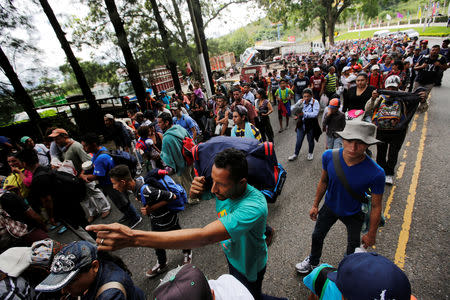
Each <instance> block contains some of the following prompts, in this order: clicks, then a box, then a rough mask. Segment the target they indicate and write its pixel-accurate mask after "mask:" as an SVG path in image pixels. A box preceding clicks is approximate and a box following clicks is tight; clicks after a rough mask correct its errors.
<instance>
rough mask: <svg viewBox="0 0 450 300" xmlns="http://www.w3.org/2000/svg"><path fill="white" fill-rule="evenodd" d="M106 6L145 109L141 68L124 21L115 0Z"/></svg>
mask: <svg viewBox="0 0 450 300" xmlns="http://www.w3.org/2000/svg"><path fill="white" fill-rule="evenodd" d="M105 4H106V9H107V11H108V15H109V18H110V20H111V23H112V24H113V26H114V30H115V32H116V36H117V41H118V44H119V47H120V49H122V53H123V57H124V58H125V64H126V66H127V71H128V77H129V78H130V80H131V84H132V85H133V89H134V91H135V92H136V97H137V99H138V101H139V105H140V106H141V107H142V108H144V107H146V102H145V87H144V84H143V83H142V80H141V75H140V72H139V66H138V65H137V63H136V60H135V59H134V57H133V53H132V52H131V49H130V45H129V44H128V39H127V34H126V32H125V28H124V27H123V21H122V19H121V18H120V16H119V13H118V12H117V6H116V3H115V2H114V0H105Z"/></svg>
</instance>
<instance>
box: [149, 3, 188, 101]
mask: <svg viewBox="0 0 450 300" xmlns="http://www.w3.org/2000/svg"><path fill="white" fill-rule="evenodd" d="M149 2H150V5H151V7H152V10H153V15H154V16H155V21H156V24H158V29H159V34H160V35H161V40H162V46H163V47H164V49H165V57H166V60H167V66H168V67H169V70H170V74H171V75H172V80H173V84H174V87H175V92H176V93H179V92H180V91H181V83H180V78H179V77H178V71H177V62H176V61H175V60H174V58H173V54H172V47H171V46H170V42H169V36H168V33H167V29H166V26H165V25H164V21H163V19H162V18H161V14H160V13H159V8H158V4H157V3H156V0H149Z"/></svg>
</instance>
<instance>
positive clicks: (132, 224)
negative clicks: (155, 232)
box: [121, 217, 142, 229]
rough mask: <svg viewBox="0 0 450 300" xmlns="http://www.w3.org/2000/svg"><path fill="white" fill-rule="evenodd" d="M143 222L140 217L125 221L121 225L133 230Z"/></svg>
mask: <svg viewBox="0 0 450 300" xmlns="http://www.w3.org/2000/svg"><path fill="white" fill-rule="evenodd" d="M141 222H142V217H139V218H137V219H126V220H125V221H123V222H121V224H123V225H125V226H128V227H130V228H131V229H133V228H134V227H136V226H137V225H138V224H139V223H141Z"/></svg>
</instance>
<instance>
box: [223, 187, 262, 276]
mask: <svg viewBox="0 0 450 300" xmlns="http://www.w3.org/2000/svg"><path fill="white" fill-rule="evenodd" d="M216 200H217V201H216V212H217V216H218V217H219V220H220V222H221V223H222V224H223V226H224V227H225V229H226V230H227V232H228V233H229V235H230V236H231V238H230V239H227V240H225V241H222V242H220V244H221V245H222V249H223V251H224V252H225V255H226V256H227V259H228V262H229V263H230V264H231V266H232V267H234V268H235V269H236V270H237V271H239V273H241V274H243V275H245V277H246V278H247V279H248V280H249V281H256V280H257V277H258V272H260V271H261V270H263V269H264V268H265V267H266V263H267V245H266V242H265V236H264V232H265V231H266V219H267V202H266V199H265V198H264V196H263V194H261V192H260V191H258V190H257V189H255V188H254V187H252V186H251V185H248V184H247V189H246V190H245V192H244V194H243V195H241V196H240V197H239V198H237V199H230V198H228V199H226V200H222V201H221V200H219V199H217V198H216ZM230 273H231V272H230Z"/></svg>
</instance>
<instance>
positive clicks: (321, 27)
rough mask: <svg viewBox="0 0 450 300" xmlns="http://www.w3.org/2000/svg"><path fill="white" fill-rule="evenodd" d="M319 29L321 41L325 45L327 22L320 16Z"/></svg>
mask: <svg viewBox="0 0 450 300" xmlns="http://www.w3.org/2000/svg"><path fill="white" fill-rule="evenodd" d="M319 31H320V33H321V34H322V43H323V46H324V47H325V45H326V43H327V24H326V22H325V20H324V19H323V18H320V25H319Z"/></svg>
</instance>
